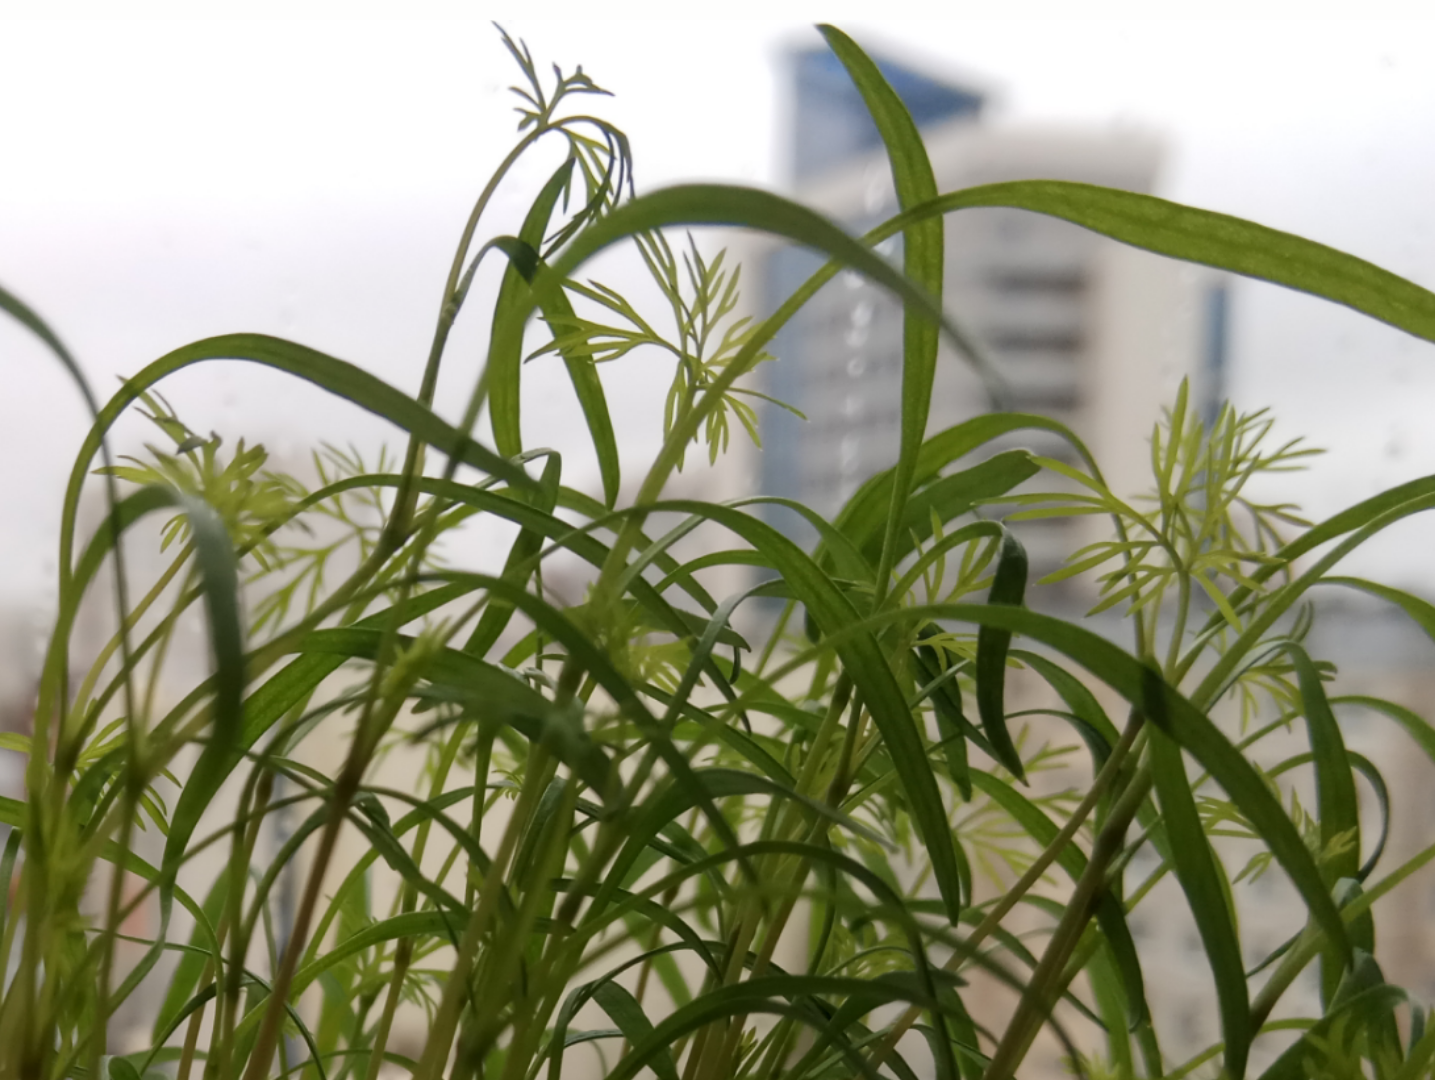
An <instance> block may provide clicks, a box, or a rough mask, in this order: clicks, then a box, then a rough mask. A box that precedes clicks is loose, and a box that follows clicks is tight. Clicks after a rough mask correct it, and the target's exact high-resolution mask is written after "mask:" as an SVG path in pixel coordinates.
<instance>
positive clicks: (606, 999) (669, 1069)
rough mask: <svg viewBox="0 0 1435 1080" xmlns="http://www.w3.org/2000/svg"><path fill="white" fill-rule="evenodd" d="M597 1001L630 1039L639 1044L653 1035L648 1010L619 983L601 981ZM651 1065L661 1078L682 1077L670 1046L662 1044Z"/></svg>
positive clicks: (649, 1061) (596, 989) (655, 1073)
mask: <svg viewBox="0 0 1435 1080" xmlns="http://www.w3.org/2000/svg"><path fill="white" fill-rule="evenodd" d="M593 1000H594V1001H596V1002H597V1003H598V1006H599V1008H601V1009H602V1010H603V1011H604V1012H605V1013H607V1014H608V1016H609V1017H610V1018H611V1019H612V1021H613V1023H615V1024H617V1025H618V1029H619V1030H620V1031H622V1033H623V1036H624V1038H626V1039H627V1040H628V1042H630V1043H632V1044H634V1045H637V1044H639V1043H642V1042H644V1041H645V1040H648V1039H651V1038H652V1037H653V1022H652V1021H651V1020H649V1019H648V1015H647V1013H645V1012H643V1007H642V1006H641V1005H639V1004H638V1000H637V998H635V997H633V995H632V994H630V993H628V991H627V990H625V989H623V987H621V986H619V985H618V984H617V983H615V982H610V981H607V980H604V981H603V982H601V983H599V984H598V986H597V987H596V988H595V989H594V991H593ZM647 1065H648V1068H650V1069H652V1070H653V1074H654V1075H655V1076H656V1077H657V1078H658V1080H678V1067H677V1066H676V1065H675V1064H673V1055H672V1052H671V1051H670V1050H669V1049H668V1048H667V1047H658V1048H657V1049H656V1050H655V1051H654V1052H653V1055H652V1056H651V1057H650V1058H649V1059H648V1062H647Z"/></svg>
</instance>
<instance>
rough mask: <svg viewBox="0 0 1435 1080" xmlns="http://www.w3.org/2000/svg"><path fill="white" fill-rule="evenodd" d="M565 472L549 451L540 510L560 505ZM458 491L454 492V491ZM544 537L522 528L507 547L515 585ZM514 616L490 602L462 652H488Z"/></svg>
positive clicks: (537, 499)
mask: <svg viewBox="0 0 1435 1080" xmlns="http://www.w3.org/2000/svg"><path fill="white" fill-rule="evenodd" d="M491 362H492V361H490V363H491ZM562 475H563V459H562V458H561V457H560V456H559V455H558V454H556V453H550V454H548V460H547V461H546V462H544V465H543V473H542V475H541V476H540V477H539V478H538V488H539V490H538V492H537V493H535V494H534V495H533V496H532V502H533V505H534V506H535V508H536V509H537V510H539V511H540V512H541V513H543V514H547V515H550V516H551V515H552V514H553V508H554V507H555V506H557V505H558V489H559V488H560V487H561V486H562V484H561V479H562ZM444 486H445V487H446V488H452V489H461V490H462V491H463V492H464V493H467V492H469V491H471V490H472V489H471V488H470V487H469V485H466V484H455V483H453V482H451V481H450V482H448V483H446V484H445V485H444ZM457 493H458V492H455V494H457ZM485 494H486V493H485ZM543 536H544V533H542V532H539V531H538V530H537V529H520V530H519V533H518V536H517V537H516V538H515V539H514V541H513V546H512V547H511V548H509V549H508V558H507V560H506V561H505V562H504V564H503V576H504V577H505V578H506V579H508V580H509V581H512V582H513V583H514V584H515V585H522V584H523V583H524V582H525V581H527V580H528V578H529V576H530V575H531V574H532V573H533V569H534V567H535V566H536V564H537V558H538V554H539V551H540V550H541V549H542V546H543ZM512 616H513V608H512V607H511V606H510V605H508V604H489V605H488V607H487V608H485V609H484V612H483V614H482V615H481V616H479V619H478V625H477V626H475V627H474V628H473V633H472V634H470V635H469V638H468V641H467V642H466V643H465V644H464V647H463V651H464V652H466V653H472V654H473V655H474V656H484V655H486V654H487V653H488V650H489V649H491V648H493V645H494V643H495V642H496V641H497V640H498V639H499V637H501V636H502V634H503V631H504V629H505V628H506V627H507V626H508V623H509V620H510V619H511V618H512Z"/></svg>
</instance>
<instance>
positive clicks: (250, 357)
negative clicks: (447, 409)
mask: <svg viewBox="0 0 1435 1080" xmlns="http://www.w3.org/2000/svg"><path fill="white" fill-rule="evenodd" d="M209 360H244V361H248V362H250V363H256V364H263V365H265V366H266V367H271V368H274V369H276V370H278V371H283V372H287V373H288V374H290V375H294V376H296V377H298V378H301V379H303V380H305V381H306V382H310V383H313V384H314V385H315V386H318V387H320V388H321V389H323V390H327V391H328V392H329V393H331V394H334V395H335V396H336V397H340V398H343V399H344V400H346V401H349V402H351V403H353V404H354V405H356V406H358V407H359V408H361V409H364V410H366V411H368V412H371V413H373V414H374V415H376V416H378V417H381V418H382V419H385V420H388V421H389V422H390V423H392V424H393V425H395V426H396V427H398V428H399V429H401V430H403V431H406V432H408V433H410V434H412V435H416V436H418V437H419V438H421V439H423V440H424V441H425V442H427V443H428V444H429V445H430V446H432V447H434V448H435V449H437V450H439V451H441V452H443V453H444V454H446V455H448V456H449V457H450V458H453V459H457V460H459V461H461V462H463V463H464V464H467V465H471V466H473V467H474V468H476V469H480V470H482V471H483V472H486V473H488V474H490V475H492V476H497V477H499V478H501V479H503V480H506V481H507V482H508V483H510V484H513V485H515V486H518V487H524V488H533V487H535V486H536V485H535V483H534V481H533V480H532V478H530V477H529V476H528V474H527V473H525V472H524V471H523V470H522V469H521V468H519V467H518V466H516V465H514V464H512V463H511V462H509V461H507V460H505V459H504V458H502V457H500V456H498V455H497V454H495V453H494V452H493V451H492V450H488V449H486V448H484V447H483V446H481V445H479V444H478V443H477V442H475V441H474V440H473V439H472V438H470V437H469V436H467V435H464V434H463V433H461V432H459V431H458V430H456V429H455V428H453V427H452V426H450V425H449V424H448V423H446V422H445V421H443V420H441V419H440V418H439V417H437V416H435V415H434V414H433V413H432V412H431V411H429V410H428V409H426V408H424V407H423V406H422V405H420V404H419V403H418V402H417V401H415V400H414V399H413V398H411V397H409V396H408V395H407V394H404V393H403V392H401V391H399V390H396V389H394V388H393V387H392V386H390V385H389V384H388V383H386V382H384V381H383V380H382V379H379V378H376V377H375V376H373V375H370V374H369V373H368V372H367V371H365V370H363V369H362V368H359V367H355V366H354V365H353V364H349V363H346V362H345V361H343V360H339V359H336V358H335V357H332V356H327V355H325V354H324V353H321V352H318V351H317V350H315V349H310V348H307V347H306V346H303V345H298V344H296V343H294V342H292V341H284V340H283V339H281V338H275V337H269V336H267V335H265V334H226V335H223V336H220V337H213V338H206V339H205V340H203V341H197V342H195V343H194V344H192V345H186V346H184V347H183V348H180V349H176V350H174V351H173V352H171V353H167V354H166V355H164V356H162V357H160V358H159V359H158V360H156V361H154V362H153V363H151V364H149V365H148V366H147V367H145V368H144V369H142V370H141V371H140V372H139V373H138V374H137V375H135V376H134V377H133V378H130V379H128V380H126V382H125V385H124V387H123V389H121V390H120V392H119V393H117V394H116V395H115V396H114V397H112V398H111V399H110V400H109V401H108V402H106V403H105V406H104V408H103V409H101V410H100V412H99V415H98V417H97V419H96V421H95V425H94V427H92V428H91V429H90V432H89V434H88V435H86V436H85V441H84V444H83V445H82V446H81V448H80V452H79V454H78V456H77V457H76V459H75V465H74V468H73V470H72V471H71V473H70V482H69V486H68V487H67V488H66V492H65V509H64V514H63V517H62V520H61V537H60V539H61V555H62V559H61V563H60V573H61V575H62V581H64V582H66V583H68V581H69V577H70V574H71V551H72V548H73V537H74V531H75V517H76V514H77V513H78V511H79V495H80V488H81V486H82V485H83V483H84V479H85V476H86V475H87V474H88V472H89V468H90V462H91V459H92V458H93V457H94V455H95V453H96V451H97V450H98V449H99V447H100V443H101V440H102V439H103V438H104V435H105V433H106V432H108V431H109V429H110V428H111V427H112V426H113V425H114V423H115V421H116V420H117V419H118V418H119V416H120V414H121V413H122V412H123V411H124V410H125V409H126V408H127V407H128V406H129V405H130V404H131V403H132V402H134V401H136V400H138V398H139V396H140V394H141V393H142V392H144V391H145V390H147V389H149V388H150V387H151V386H154V385H155V384H156V383H158V382H159V381H160V380H162V379H164V378H166V377H168V376H170V375H172V374H174V373H175V372H176V371H180V370H182V369H184V368H186V367H188V366H190V365H191V364H198V363H203V362H206V361H209Z"/></svg>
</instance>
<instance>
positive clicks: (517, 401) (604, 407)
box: [485, 157, 621, 508]
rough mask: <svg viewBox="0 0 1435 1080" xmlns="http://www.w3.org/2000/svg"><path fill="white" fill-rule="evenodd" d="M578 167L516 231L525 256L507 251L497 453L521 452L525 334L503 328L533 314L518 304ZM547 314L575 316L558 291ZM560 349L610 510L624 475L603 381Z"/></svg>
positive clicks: (495, 414) (558, 320)
mask: <svg viewBox="0 0 1435 1080" xmlns="http://www.w3.org/2000/svg"><path fill="white" fill-rule="evenodd" d="M575 164H576V162H575V160H574V159H573V158H572V157H570V158H568V160H567V161H565V162H564V163H563V164H562V165H560V166H559V167H558V169H557V171H556V172H554V174H553V176H552V177H551V178H550V179H549V181H548V183H547V184H545V185H544V187H543V189H542V190H541V191H540V192H539V194H538V198H536V199H535V200H534V201H533V206H532V207H531V208H530V209H529V211H528V216H527V217H526V218H525V219H524V221H523V226H522V228H520V229H519V231H518V242H519V244H520V245H522V249H523V251H524V257H522V258H516V257H515V256H514V254H513V253H509V265H508V267H507V269H506V270H505V271H504V274H503V282H502V284H501V285H500V286H499V292H498V299H497V300H496V301H495V303H494V307H493V324H492V328H491V332H490V335H489V352H488V364H487V367H486V368H485V377H486V378H487V379H488V384H489V404H490V413H491V417H492V421H493V439H494V444H495V445H496V446H497V447H498V451H499V453H501V454H503V455H505V456H507V457H515V456H517V454H518V453H519V452H520V451H521V450H522V449H523V438H522V426H521V420H520V417H521V395H520V392H519V383H520V379H521V375H522V369H523V336H522V334H521V333H519V334H507V333H504V332H503V330H502V328H503V326H504V325H505V324H506V322H507V320H509V319H515V318H517V319H526V317H527V314H528V311H529V310H531V308H524V307H523V306H522V305H521V304H520V301H521V300H522V299H524V298H526V296H527V295H528V291H529V289H528V285H529V283H531V282H532V281H533V279H534V275H535V273H536V272H537V269H538V266H539V264H540V263H541V262H542V260H541V258H540V257H539V255H538V248H539V247H540V246H541V245H542V243H543V238H544V236H545V235H546V234H547V231H548V223H549V220H550V219H551V218H552V216H553V209H554V207H555V206H556V205H557V202H558V198H559V196H560V195H561V194H562V193H563V191H564V189H565V188H566V187H567V186H568V184H569V183H570V182H571V179H572V175H573V167H574V165H575ZM505 250H507V249H505ZM543 314H544V316H545V317H546V318H547V319H548V322H549V325H550V326H563V325H566V324H568V323H570V322H571V321H572V320H573V318H574V312H573V305H572V304H571V303H569V301H568V297H567V296H566V295H564V293H563V291H562V290H561V289H560V290H557V291H555V292H553V293H551V294H549V295H548V296H547V297H546V298H545V299H544V301H543ZM520 325H521V324H520ZM559 351H560V352H561V353H562V355H563V363H564V365H565V366H566V367H567V369H568V377H569V379H570V380H571V381H572V383H573V389H574V391H575V392H576V393H577V395H578V403H579V405H581V406H582V409H583V416H584V418H585V419H586V420H587V422H588V432H589V434H590V435H591V437H592V439H593V449H594V451H595V452H596V454H597V457H598V471H599V474H600V475H601V477H602V480H603V498H604V501H605V502H606V503H607V505H608V506H609V507H610V508H611V507H612V506H613V504H614V502H615V501H616V499H617V497H618V488H619V486H620V484H621V474H620V472H619V465H618V443H617V439H616V437H615V436H614V433H613V421H612V418H611V417H610V415H609V413H608V402H607V398H606V397H605V395H604V393H603V383H602V381H601V380H600V379H599V377H598V368H597V365H596V364H594V362H593V360H592V357H589V356H584V355H582V354H581V352H580V351H579V350H575V349H570V348H561V347H560V349H559Z"/></svg>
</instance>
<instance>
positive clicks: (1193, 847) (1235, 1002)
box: [1147, 669, 1255, 1080]
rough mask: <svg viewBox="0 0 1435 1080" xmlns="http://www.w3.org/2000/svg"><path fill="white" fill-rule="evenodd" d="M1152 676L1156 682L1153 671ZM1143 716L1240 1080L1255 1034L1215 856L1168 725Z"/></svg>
mask: <svg viewBox="0 0 1435 1080" xmlns="http://www.w3.org/2000/svg"><path fill="white" fill-rule="evenodd" d="M1148 670H1149V669H1148ZM1152 677H1153V678H1157V679H1159V676H1156V675H1155V674H1154V673H1153V675H1152ZM1152 698H1153V703H1155V704H1156V706H1157V708H1158V709H1159V708H1160V707H1161V706H1160V704H1159V702H1160V698H1159V697H1158V696H1156V695H1152ZM1147 718H1148V719H1150V720H1152V721H1153V722H1154V724H1155V726H1156V728H1157V729H1158V730H1155V731H1152V732H1151V743H1150V746H1151V758H1150V760H1151V774H1152V776H1153V778H1154V779H1155V782H1156V797H1157V798H1158V799H1159V800H1160V803H1161V813H1162V817H1163V818H1164V819H1165V822H1166V833H1167V836H1168V837H1169V838H1170V842H1171V853H1172V858H1173V859H1174V860H1175V866H1176V879H1177V880H1178V881H1179V882H1180V883H1181V889H1182V891H1183V892H1185V894H1186V899H1187V904H1188V906H1189V907H1190V909H1191V915H1192V916H1193V918H1194V919H1195V921H1196V930H1197V932H1198V933H1199V934H1200V935H1201V943H1202V945H1203V946H1204V947H1205V950H1206V959H1207V960H1208V961H1209V962H1210V965H1211V974H1212V976H1213V977H1214V978H1215V982H1216V997H1217V999H1218V1000H1219V1002H1220V1010H1221V1033H1222V1035H1223V1036H1224V1037H1225V1042H1226V1059H1225V1068H1226V1071H1227V1072H1228V1073H1229V1074H1230V1075H1231V1076H1232V1077H1234V1078H1235V1080H1240V1078H1241V1077H1242V1076H1244V1075H1245V1071H1246V1058H1247V1057H1248V1055H1249V1054H1250V1046H1251V1039H1252V1038H1253V1037H1254V1034H1255V1033H1254V1032H1253V1031H1252V1030H1251V999H1250V994H1249V992H1248V990H1247V988H1246V970H1245V964H1244V963H1243V962H1242V960H1241V943H1240V940H1239V938H1238V937H1237V936H1236V926H1235V922H1234V920H1233V919H1232V917H1231V910H1230V907H1229V905H1228V904H1227V901H1226V890H1225V888H1224V887H1223V886H1222V885H1221V881H1220V878H1219V877H1218V876H1217V871H1216V866H1215V856H1214V855H1213V854H1212V852H1211V847H1210V842H1209V841H1208V840H1207V839H1206V834H1205V831H1204V830H1203V829H1202V827H1201V817H1200V814H1199V813H1198V812H1197V810H1196V800H1195V797H1194V796H1193V795H1192V793H1191V782H1190V780H1189V778H1188V777H1187V776H1186V766H1185V764H1184V763H1183V762H1182V760H1181V750H1180V747H1179V745H1178V744H1177V742H1176V741H1175V740H1174V739H1172V738H1170V737H1168V736H1167V734H1166V730H1167V729H1169V727H1170V726H1171V725H1170V724H1169V722H1168V723H1165V724H1163V723H1161V721H1160V719H1159V718H1158V717H1157V716H1155V715H1153V714H1148V716H1147Z"/></svg>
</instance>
